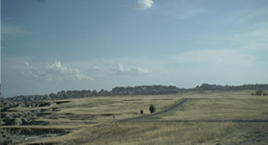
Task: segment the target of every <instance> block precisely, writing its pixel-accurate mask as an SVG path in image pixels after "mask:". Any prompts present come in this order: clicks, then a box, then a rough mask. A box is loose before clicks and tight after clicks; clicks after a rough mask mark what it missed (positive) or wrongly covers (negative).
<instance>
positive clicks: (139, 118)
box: [117, 98, 189, 122]
mask: <svg viewBox="0 0 268 145" xmlns="http://www.w3.org/2000/svg"><path fill="white" fill-rule="evenodd" d="M187 100H189V98H185V99H184V100H183V101H181V102H180V103H178V104H176V105H174V106H171V107H169V108H167V109H165V110H162V111H159V112H156V113H153V114H149V115H144V116H139V117H134V118H128V119H123V120H118V121H117V122H126V121H139V120H142V119H146V118H151V117H154V116H157V115H160V114H164V113H167V112H169V111H172V110H174V109H175V108H177V107H179V106H181V105H182V104H183V103H185V102H186V101H187Z"/></svg>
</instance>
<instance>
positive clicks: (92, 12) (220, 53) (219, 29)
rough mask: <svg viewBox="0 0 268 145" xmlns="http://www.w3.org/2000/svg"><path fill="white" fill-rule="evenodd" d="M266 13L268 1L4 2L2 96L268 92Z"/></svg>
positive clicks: (45, 0) (103, 0) (2, 13)
mask: <svg viewBox="0 0 268 145" xmlns="http://www.w3.org/2000/svg"><path fill="white" fill-rule="evenodd" d="M267 9H268V1H267V0H258V1H255V0H235V1H234V0H217V1H211V0H198V1H189V0H165V1H164V0H127V1H126V0H113V1H110V0H102V1H100V0H98V1H97V0H95V1H86V0H24V1H21V0H1V93H2V96H3V97H13V96H15V95H36V94H40V95H43V94H50V93H52V92H53V93H57V92H58V91H61V90H83V89H86V90H95V89H96V90H97V91H99V90H100V89H105V90H108V91H109V90H111V89H112V88H113V87H116V86H138V85H175V86H177V87H179V88H183V87H184V88H193V87H196V86H197V85H201V84H202V83H210V84H219V85H227V84H228V85H243V84H257V83H258V84H264V83H266V84H267V83H268V75H267V74H268V73H267V72H268V57H267V55H268V41H267V40H268V10H267Z"/></svg>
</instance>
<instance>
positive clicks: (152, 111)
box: [149, 104, 155, 113]
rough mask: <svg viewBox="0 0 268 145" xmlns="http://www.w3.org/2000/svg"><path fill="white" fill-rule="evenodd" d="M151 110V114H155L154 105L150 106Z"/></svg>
mask: <svg viewBox="0 0 268 145" xmlns="http://www.w3.org/2000/svg"><path fill="white" fill-rule="evenodd" d="M149 110H150V112H151V113H154V112H155V106H154V105H153V104H151V105H150V107H149Z"/></svg>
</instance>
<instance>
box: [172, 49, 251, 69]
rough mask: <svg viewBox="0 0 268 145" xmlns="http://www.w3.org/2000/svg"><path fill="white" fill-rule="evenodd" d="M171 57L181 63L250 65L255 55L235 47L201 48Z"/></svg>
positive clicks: (220, 65)
mask: <svg viewBox="0 0 268 145" xmlns="http://www.w3.org/2000/svg"><path fill="white" fill-rule="evenodd" d="M172 59H173V60H174V61H175V62H177V63H181V64H187V65H191V64H195V65H201V66H202V65H210V66H219V67H223V66H244V65H251V64H252V63H253V62H254V61H255V60H256V57H255V56H254V55H251V54H247V53H243V52H242V51H240V50H235V49H202V50H193V51H188V52H184V53H180V54H178V55H176V56H173V57H172Z"/></svg>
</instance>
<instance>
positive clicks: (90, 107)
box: [3, 91, 268, 145]
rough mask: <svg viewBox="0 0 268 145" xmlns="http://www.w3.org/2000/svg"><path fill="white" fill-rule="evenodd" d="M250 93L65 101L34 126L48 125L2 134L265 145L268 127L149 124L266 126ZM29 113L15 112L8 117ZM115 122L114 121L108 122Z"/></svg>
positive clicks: (263, 99) (265, 102) (262, 105)
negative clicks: (41, 131) (53, 132)
mask: <svg viewBox="0 0 268 145" xmlns="http://www.w3.org/2000/svg"><path fill="white" fill-rule="evenodd" d="M252 92H254V91H228V92H227V91H226V92H204V93H184V94H177V95H155V96H117V97H90V98H82V99H69V100H65V101H70V102H69V103H62V104H58V105H53V106H49V107H39V108H35V109H41V108H46V109H49V108H56V110H57V111H50V112H45V113H46V114H45V116H44V117H43V118H39V119H36V120H37V121H44V122H48V124H47V125H39V126H38V125H31V126H30V125H28V126H16V127H15V126H3V128H48V129H49V128H51V129H53V128H55V129H69V130H70V133H68V134H66V135H62V136H57V137H49V138H39V139H38V140H29V141H27V142H24V143H22V144H29V143H49V142H50V143H57V144H114V145H117V144H126V145H147V144H152V145H154V144H182V145H187V144H189V145H191V144H211V145H216V144H218V145H220V144H222V145H223V144H265V143H267V142H268V123H234V122H153V121H163V120H168V121H172V120H235V119H236V120H268V96H252V95H250V94H251V93H252ZM183 98H190V100H188V101H187V102H186V103H185V104H183V105H182V106H181V107H179V108H177V109H175V110H173V111H171V112H168V113H166V114H162V115H159V116H155V117H152V118H149V119H145V120H143V121H145V122H117V121H118V120H121V119H126V118H132V117H137V116H141V115H140V110H144V115H146V114H150V112H149V105H150V104H154V105H155V106H156V111H160V110H163V109H166V108H168V107H170V106H172V105H174V104H175V103H178V102H180V101H181V100H183ZM27 109H30V110H32V109H33V108H26V107H17V108H12V109H11V110H12V111H22V110H27ZM113 116H115V117H113Z"/></svg>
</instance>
